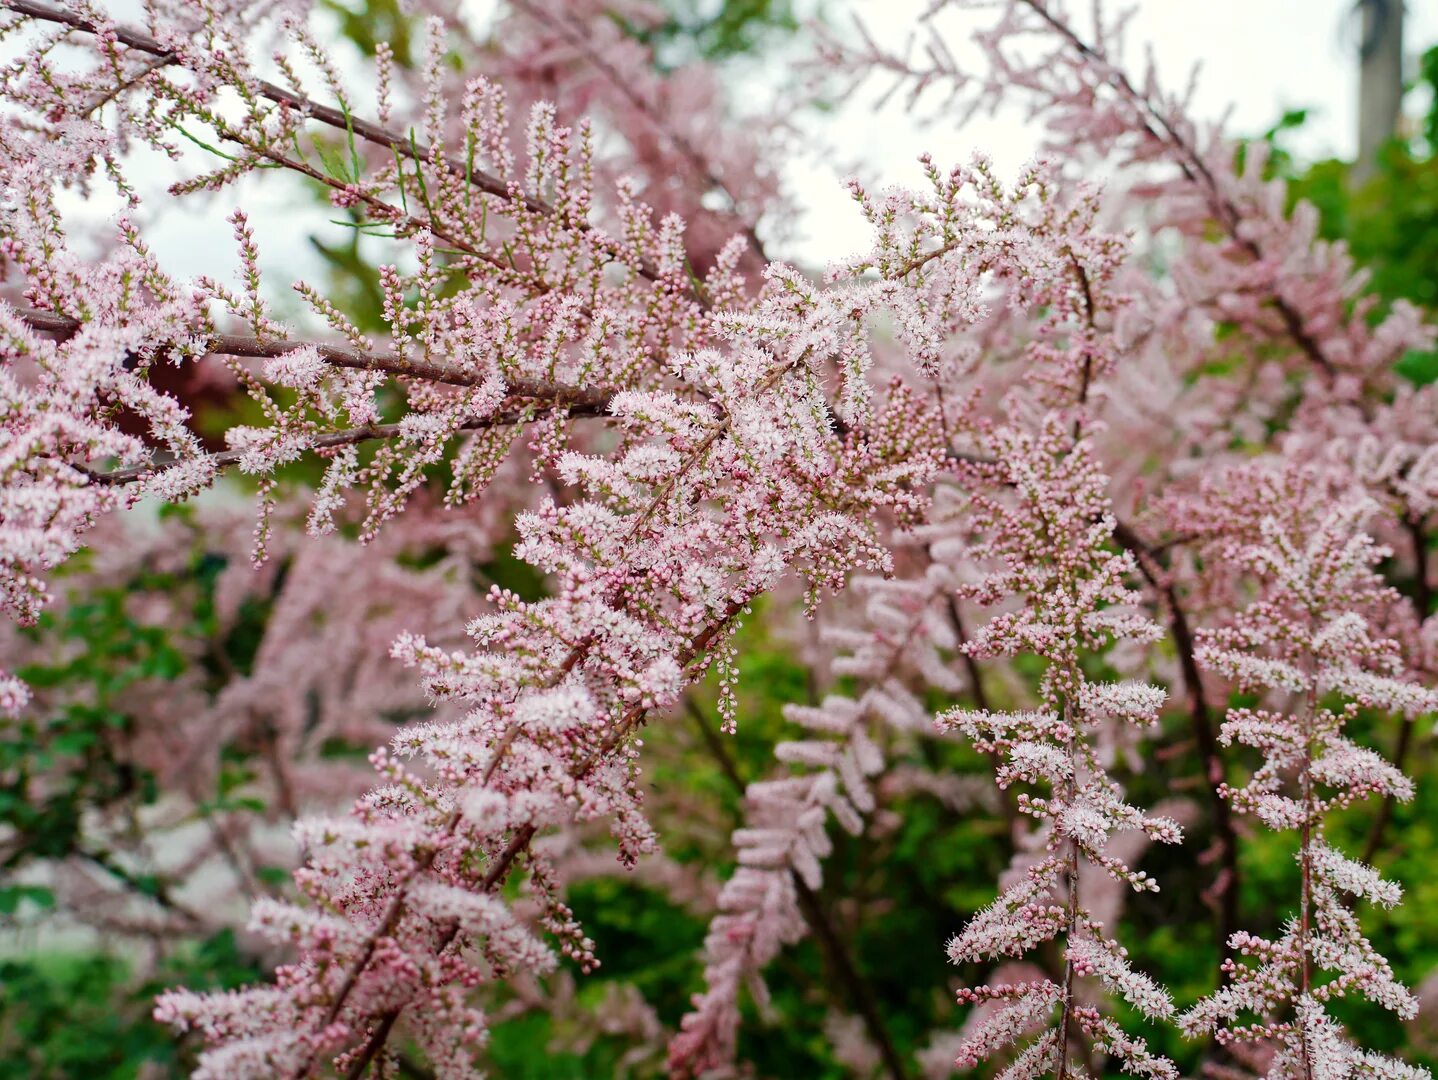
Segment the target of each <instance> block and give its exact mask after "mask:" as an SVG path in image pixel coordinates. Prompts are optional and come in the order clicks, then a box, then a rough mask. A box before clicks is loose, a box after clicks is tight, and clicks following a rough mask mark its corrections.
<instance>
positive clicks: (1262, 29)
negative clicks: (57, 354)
mask: <svg viewBox="0 0 1438 1080" xmlns="http://www.w3.org/2000/svg"><path fill="white" fill-rule="evenodd" d="M470 2H471V3H472V5H473V10H474V11H476V12H478V11H480V10H484V9H489V8H490V7H492V0H470ZM806 3H807V5H812V4H813V3H814V0H806V2H801V4H800V5H799V6H800V7H801V8H803V7H805V6H806ZM1352 4H1353V0H1140V2H1139V3H1138V4H1137V5H1136V6H1137V8H1138V14H1137V17H1136V18H1135V20H1134V22H1133V24H1132V25H1131V28H1130V33H1129V40H1128V48H1129V57H1128V62H1129V64H1130V65H1131V66H1135V67H1136V66H1137V65H1138V64H1140V63H1141V61H1142V58H1143V49H1144V46H1145V44H1146V43H1151V44H1152V46H1153V49H1154V52H1155V54H1156V56H1157V58H1158V61H1159V65H1160V72H1161V74H1162V78H1163V80H1164V82H1165V84H1166V85H1168V86H1178V85H1181V84H1183V83H1184V82H1186V81H1187V79H1188V75H1189V70H1190V68H1191V67H1192V66H1193V65H1194V64H1195V63H1201V64H1202V72H1201V74H1200V79H1199V89H1198V96H1197V101H1196V112H1197V113H1198V114H1199V115H1200V117H1201V118H1217V117H1219V116H1221V115H1222V114H1223V113H1224V111H1225V110H1227V109H1228V108H1230V107H1233V110H1234V111H1233V113H1232V117H1231V120H1230V124H1229V130H1230V131H1233V132H1241V133H1257V132H1260V131H1262V130H1264V129H1266V128H1267V127H1269V126H1270V125H1271V124H1272V123H1273V122H1274V121H1275V120H1276V119H1277V118H1278V116H1279V115H1280V114H1281V113H1282V112H1283V111H1284V110H1285V109H1287V108H1295V107H1300V106H1307V107H1309V108H1310V109H1311V110H1312V114H1313V118H1312V119H1311V120H1310V123H1309V125H1308V128H1307V129H1306V131H1305V134H1304V136H1303V137H1302V139H1301V140H1298V141H1297V145H1298V146H1299V148H1300V149H1301V150H1302V151H1303V152H1304V153H1305V154H1310V155H1312V156H1327V155H1330V154H1334V153H1337V154H1339V155H1346V154H1349V153H1351V150H1352V147H1353V144H1354V138H1353V125H1354V114H1355V105H1356V95H1357V88H1356V84H1357V65H1356V61H1355V59H1354V49H1355V46H1354V43H1353V37H1354V35H1355V32H1356V31H1355V28H1354V27H1353V26H1352V25H1351V24H1350V22H1349V19H1348V18H1347V13H1348V12H1349V11H1351V8H1352ZM824 6H825V10H826V12H827V13H828V15H829V18H830V22H831V24H832V25H835V26H836V27H839V28H841V29H842V30H846V31H847V30H848V29H849V28H850V26H851V13H853V14H858V15H859V16H860V17H862V18H863V19H864V21H865V23H866V25H867V26H868V27H869V30H870V32H871V33H872V34H873V35H874V36H875V37H876V38H877V39H879V40H881V41H885V42H894V43H896V44H897V43H901V42H902V41H903V39H904V36H905V35H906V34H907V33H908V32H909V30H910V28H912V27H913V26H914V25H915V20H916V19H917V16H918V15H919V13H920V12H922V11H923V10H924V8H925V7H926V6H928V0H826V3H825V5H824ZM1071 6H1072V7H1073V8H1074V10H1076V11H1080V12H1082V11H1086V9H1087V0H1071ZM1408 6H1409V9H1410V10H1409V14H1408V22H1407V32H1406V48H1407V51H1408V52H1409V53H1410V54H1411V55H1412V56H1414V57H1416V56H1417V54H1418V53H1419V52H1420V51H1421V50H1422V48H1424V47H1426V46H1428V45H1431V44H1433V43H1435V42H1438V0H1409V4H1408ZM468 10H469V9H468V8H467V11H468ZM988 17H991V15H986V14H985V13H983V12H979V13H969V14H963V15H958V16H950V17H949V21H948V23H947V24H946V25H947V26H949V27H950V28H952V29H953V30H954V33H953V34H951V35H949V38H950V40H951V41H952V42H953V44H954V45H955V46H959V45H960V44H961V42H962V40H963V39H965V38H966V37H967V33H966V23H965V20H967V24H968V25H974V26H977V25H982V20H985V19H987V18H988ZM803 44H804V42H803V41H802V40H801V41H800V42H798V43H797V45H798V47H800V48H802V47H803ZM961 58H962V54H961ZM778 67H780V68H782V69H783V72H782V73H783V74H785V75H786V74H787V73H788V67H787V62H781V63H780V64H779V65H778ZM779 74H780V72H778V71H776V75H779ZM758 76H759V77H758V78H754V75H753V74H752V73H746V75H745V77H744V79H743V80H739V79H736V84H737V85H736V88H735V92H736V93H738V94H740V95H742V96H743V97H745V98H751V97H752V98H755V99H759V100H764V99H767V97H768V95H769V94H770V93H771V90H772V84H769V85H768V86H766V85H765V80H764V78H763V73H762V72H759V73H758ZM750 79H753V82H752V84H751V83H750V82H749V80H750ZM881 85H882V84H876V85H875V86H874V87H872V88H869V89H868V90H867V91H861V92H860V93H859V94H858V95H857V96H856V97H855V98H854V99H853V100H852V101H851V102H850V103H848V104H847V105H845V106H844V107H843V108H842V109H841V110H839V111H838V112H837V113H836V114H834V115H831V116H828V117H824V118H815V117H810V118H807V119H805V120H804V121H803V122H804V123H806V124H807V123H815V122H817V126H818V131H819V134H820V135H821V137H822V139H823V140H824V142H826V143H827V144H828V145H829V146H830V147H832V148H833V149H832V151H831V152H829V153H821V154H819V155H815V156H813V157H811V158H810V159H808V160H796V161H792V162H790V163H789V165H788V167H787V169H786V178H787V182H788V184H789V185H790V187H791V189H792V190H794V191H798V192H802V193H803V195H802V198H800V199H797V200H796V201H797V202H798V203H799V204H800V205H801V206H802V207H803V216H802V217H801V219H800V220H799V221H798V222H796V223H794V226H793V228H792V229H790V230H788V231H790V232H791V236H792V240H791V242H789V243H786V244H784V245H783V246H782V248H780V250H778V251H776V252H775V253H776V254H778V255H780V256H781V257H784V258H787V259H790V260H791V261H796V262H799V263H801V264H802V265H805V266H807V267H809V268H820V267H822V266H823V265H824V264H825V263H827V262H828V261H830V260H832V259H836V258H841V257H843V256H846V255H849V254H851V253H853V252H854V251H856V250H858V249H859V248H860V247H861V246H862V245H863V243H864V241H865V240H866V232H865V229H864V227H863V225H862V223H861V222H860V221H859V219H858V213H857V210H856V208H855V207H854V204H853V203H852V201H850V199H849V198H848V195H847V193H846V192H845V190H844V189H843V188H842V186H841V184H840V179H841V178H842V177H843V176H845V175H847V174H848V173H850V172H852V171H854V168H855V165H856V163H862V171H863V172H864V174H865V175H867V176H872V177H873V178H875V179H877V180H879V181H881V182H893V183H908V184H911V183H914V182H915V181H916V180H917V178H918V175H919V174H918V172H917V167H916V165H915V161H914V159H915V158H916V157H917V155H918V154H919V153H920V152H921V151H923V150H926V149H927V150H929V151H930V152H932V153H933V154H934V156H935V158H936V160H937V161H938V162H939V163H940V164H941V165H942V164H947V163H951V162H956V161H962V160H965V159H967V158H968V157H969V155H970V154H971V153H972V152H973V151H974V150H976V149H982V150H984V151H986V152H987V153H988V154H989V155H990V156H991V157H992V158H993V159H994V161H995V164H996V165H997V166H998V168H999V170H1000V175H1012V174H1014V173H1015V172H1017V170H1018V169H1019V167H1020V166H1021V165H1022V164H1023V163H1024V162H1025V161H1026V160H1027V159H1028V158H1030V157H1031V156H1033V154H1034V152H1035V150H1036V148H1037V144H1038V140H1039V133H1038V131H1037V130H1036V129H1035V127H1034V126H1033V125H1032V124H1026V123H1025V121H1024V119H1023V117H1022V116H1019V115H1010V116H1003V115H1001V116H999V117H997V118H986V117H980V118H976V119H975V120H974V121H973V122H971V123H970V124H969V125H968V126H966V127H964V128H962V129H955V128H954V127H952V126H949V125H945V124H937V125H931V126H929V127H927V128H925V127H923V126H922V125H921V124H920V123H919V122H918V121H916V120H915V119H914V118H912V117H910V116H907V115H906V114H905V113H904V112H903V110H902V108H901V106H900V104H899V102H898V101H893V102H891V103H890V104H889V105H888V106H887V107H886V109H885V110H884V111H883V112H881V113H876V112H874V111H873V109H872V108H871V107H870V106H871V104H872V102H873V100H874V98H875V97H876V96H877V93H878V90H879V88H880V86H881ZM751 87H752V88H751ZM760 95H762V96H763V98H762V99H760ZM759 100H745V101H742V102H741V105H742V106H744V107H747V108H751V109H752V108H754V107H756V106H757V105H758V104H759ZM192 164H193V163H192ZM146 174H149V178H151V179H156V180H160V179H163V180H168V179H169V178H170V175H171V167H170V166H167V165H165V164H164V163H163V162H155V163H152V164H151V165H149V166H148V167H143V168H142V169H141V172H140V173H138V174H136V175H138V176H142V177H143V176H145V175H146ZM276 179H277V178H276V177H275V176H274V175H273V174H263V175H261V176H258V177H253V176H252V177H249V178H247V179H246V180H245V181H243V182H242V183H241V184H240V185H238V187H237V188H233V189H230V190H227V191H226V192H225V193H224V194H223V195H222V196H221V197H219V198H217V199H214V200H210V199H208V198H207V197H205V196H192V197H189V198H186V199H184V200H180V202H179V204H178V205H176V204H174V203H173V202H171V201H170V200H164V201H165V202H170V205H168V206H165V207H164V212H163V213H161V214H158V215H156V220H155V221H154V222H153V224H152V225H149V226H147V227H146V230H145V231H146V238H147V240H148V241H149V242H150V243H151V244H152V245H153V247H154V248H155V249H156V251H157V252H158V253H159V254H160V256H161V259H162V261H163V263H164V264H165V265H167V266H168V267H169V268H170V269H171V271H172V272H174V273H176V274H179V275H182V276H184V275H196V274H201V273H208V274H212V275H214V276H217V277H219V278H220V279H221V280H223V281H233V280H234V272H235V249H234V243H233V240H232V238H231V236H230V228H229V226H228V225H227V224H226V223H225V220H224V218H225V215H226V214H227V213H228V212H229V210H230V209H231V208H232V207H233V206H234V205H235V204H236V203H238V204H239V205H242V206H244V207H245V209H246V210H247V211H248V212H249V213H250V220H251V223H252V225H253V226H254V228H255V232H256V237H257V240H258V241H259V243H260V248H261V255H262V260H261V262H262V266H263V267H264V268H265V270H266V271H267V275H268V295H269V298H270V299H271V300H272V301H274V302H277V304H278V305H279V307H280V310H281V312H282V313H283V312H284V311H285V310H286V308H289V310H291V311H293V310H294V308H293V305H292V300H291V297H290V296H289V295H288V292H287V286H288V285H289V284H290V283H291V282H293V281H295V280H296V279H298V278H303V277H308V278H310V279H311V280H318V279H319V278H320V276H321V275H322V274H323V266H322V263H321V260H320V259H319V257H318V256H317V255H316V253H315V252H314V251H313V249H312V248H311V246H310V244H309V242H308V240H307V239H306V237H307V236H308V235H309V234H310V233H312V232H318V233H319V234H320V235H322V236H323V237H325V238H326V239H328V240H329V241H331V242H338V241H339V240H341V239H343V234H342V231H341V230H340V229H339V228H338V227H336V226H333V225H327V224H326V219H327V218H331V217H334V216H335V215H334V214H332V213H329V212H327V211H326V208H324V207H323V206H317V205H316V204H315V203H314V201H313V200H312V198H310V197H307V196H305V195H304V194H303V193H302V192H300V191H298V190H297V187H296V185H295V184H294V183H277V182H275V181H276ZM281 179H283V178H281ZM147 186H148V185H147ZM161 186H162V185H161ZM156 194H157V195H158V194H159V192H156ZM161 198H163V197H162V196H161ZM147 201H148V202H149V203H150V206H149V208H150V210H151V212H153V211H154V210H156V209H157V208H158V205H159V201H158V200H156V201H150V200H147ZM72 205H73V204H72ZM76 209H80V210H81V214H82V216H83V217H84V218H87V219H89V221H91V222H95V223H97V224H98V223H99V221H102V220H103V219H105V218H108V217H112V216H113V214H114V212H115V211H116V210H117V209H118V206H117V205H115V204H113V203H112V204H109V205H101V204H97V203H92V204H91V205H88V206H85V207H83V208H80V207H77V208H76ZM97 219H98V220H97ZM72 235H74V234H72ZM75 239H79V237H78V235H76V236H75Z"/></svg>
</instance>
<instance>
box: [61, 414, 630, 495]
mask: <svg viewBox="0 0 1438 1080" xmlns="http://www.w3.org/2000/svg"><path fill="white" fill-rule="evenodd" d="M608 409H609V398H608V396H607V395H605V396H603V397H602V398H601V399H600V400H597V401H595V402H592V403H587V404H582V405H578V406H572V405H567V404H563V403H555V402H549V403H546V404H545V405H544V406H543V407H542V408H527V409H526V408H517V409H505V410H502V411H500V412H494V413H490V414H489V415H487V416H476V417H473V418H471V419H469V420H466V421H464V422H463V423H462V424H460V425H459V426H458V427H457V428H455V429H454V430H455V433H458V432H461V431H483V430H486V429H489V428H497V427H511V426H514V425H516V424H524V423H527V422H529V421H530V420H531V419H533V418H535V417H536V416H547V415H550V414H552V413H555V412H560V411H564V412H565V415H567V416H603V415H605V414H606V413H607V412H608ZM403 434H404V425H402V424H364V425H362V426H360V427H352V428H345V429H344V430H342V431H329V432H326V433H325V434H323V435H316V436H315V437H314V439H313V440H312V441H311V442H310V444H309V446H308V447H307V449H309V450H330V449H333V448H335V447H338V446H353V445H355V444H357V443H362V442H370V441H372V440H376V439H393V438H397V437H399V436H401V435H403ZM243 457H244V452H243V451H240V450H223V451H221V452H220V453H217V454H210V455H209V457H208V460H209V461H210V462H211V463H212V464H213V465H214V467H215V468H216V469H223V468H226V467H228V466H230V465H234V464H235V463H236V462H238V461H239V460H240V459H241V458H243ZM187 460H190V459H186V458H177V459H176V460H174V461H166V462H156V463H153V464H144V465H130V466H127V467H125V468H123V469H114V470H112V471H110V472H90V471H89V470H87V469H82V470H81V471H82V472H85V473H86V474H87V475H88V476H89V477H90V480H91V481H92V482H94V483H97V484H112V485H118V484H132V483H135V482H136V481H139V480H144V479H146V478H147V477H150V476H153V475H155V474H156V473H157V472H161V471H163V470H164V469H166V468H169V467H171V466H173V465H182V464H184V463H185V462H186V461H187Z"/></svg>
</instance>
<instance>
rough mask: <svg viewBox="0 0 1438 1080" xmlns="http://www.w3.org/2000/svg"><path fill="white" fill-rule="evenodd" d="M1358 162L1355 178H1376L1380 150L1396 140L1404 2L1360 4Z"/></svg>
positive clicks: (1377, 0) (1370, 0)
mask: <svg viewBox="0 0 1438 1080" xmlns="http://www.w3.org/2000/svg"><path fill="white" fill-rule="evenodd" d="M1357 6H1358V11H1359V14H1360V15H1361V17H1362V37H1361V38H1360V43H1359V51H1358V57H1359V71H1358V160H1357V162H1356V163H1355V165H1354V169H1353V178H1354V180H1355V181H1357V182H1358V183H1362V182H1363V181H1364V180H1366V179H1367V178H1368V177H1369V176H1371V175H1372V174H1373V166H1374V161H1375V159H1376V157H1377V154H1378V148H1379V147H1380V146H1382V145H1383V144H1384V143H1385V142H1387V141H1388V140H1389V139H1390V138H1392V136H1393V133H1394V131H1395V130H1396V129H1397V125H1398V114H1399V108H1400V106H1401V105H1402V103H1403V0H1358V5H1357Z"/></svg>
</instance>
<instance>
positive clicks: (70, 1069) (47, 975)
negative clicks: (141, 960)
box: [0, 930, 258, 1080]
mask: <svg viewBox="0 0 1438 1080" xmlns="http://www.w3.org/2000/svg"><path fill="white" fill-rule="evenodd" d="M257 975H258V970H257V968H256V967H255V966H254V965H253V964H252V963H251V962H249V961H248V960H247V959H246V958H245V957H243V956H242V955H241V954H240V953H239V951H238V949H237V948H236V945H235V938H234V935H233V934H232V933H231V932H230V931H228V930H226V931H222V932H221V933H219V934H216V935H215V936H213V937H211V938H208V939H206V940H204V941H201V942H197V943H194V944H192V945H190V946H187V947H186V948H184V949H181V950H177V951H176V952H175V953H174V954H172V955H170V956H168V957H166V958H165V959H163V960H162V961H161V962H160V963H159V964H158V965H157V966H156V967H155V968H154V970H153V971H150V972H149V973H148V974H144V975H140V974H137V972H136V971H135V965H133V964H132V963H130V962H128V961H126V960H125V959H123V958H121V957H118V956H113V955H110V954H108V953H104V952H89V953H42V954H40V955H38V956H35V957H32V958H27V959H24V960H5V961H0V1080H71V1078H73V1080H81V1078H84V1080H90V1078H101V1077H110V1078H115V1080H122V1078H129V1077H135V1076H138V1075H140V1072H141V1070H142V1069H146V1070H147V1071H149V1074H150V1075H155V1070H158V1072H159V1074H160V1075H180V1074H182V1073H183V1072H185V1071H186V1066H187V1065H188V1064H190V1062H189V1061H188V1055H187V1047H185V1046H184V1045H183V1044H179V1043H177V1042H176V1040H175V1037H174V1034H173V1033H172V1032H171V1031H170V1030H169V1029H168V1028H165V1027H163V1026H161V1025H160V1024H157V1023H156V1022H155V1021H154V1020H153V1019H151V1017H150V1010H151V1009H153V1008H154V997H155V995H156V994H157V993H159V992H160V991H161V990H162V989H164V988H165V987H170V986H188V987H192V988H196V989H198V988H201V987H204V988H209V989H227V988H231V987H235V986H239V985H240V984H241V983H244V982H248V981H251V980H253V979H254V978H256V977H257Z"/></svg>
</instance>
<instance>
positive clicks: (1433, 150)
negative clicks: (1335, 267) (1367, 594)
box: [1262, 46, 1438, 386]
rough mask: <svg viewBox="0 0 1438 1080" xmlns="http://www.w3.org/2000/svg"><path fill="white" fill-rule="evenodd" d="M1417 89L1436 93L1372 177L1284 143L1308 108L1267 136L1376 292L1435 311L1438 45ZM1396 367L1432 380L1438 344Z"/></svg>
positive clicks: (1298, 194)
mask: <svg viewBox="0 0 1438 1080" xmlns="http://www.w3.org/2000/svg"><path fill="white" fill-rule="evenodd" d="M1412 89H1414V90H1425V89H1426V91H1427V92H1428V94H1429V95H1430V104H1429V107H1428V110H1427V112H1426V114H1425V115H1424V116H1422V117H1421V118H1419V120H1418V122H1417V123H1416V124H1415V125H1414V131H1413V133H1412V135H1411V136H1409V135H1404V134H1401V133H1400V135H1399V137H1397V138H1394V139H1391V140H1389V142H1388V143H1387V144H1386V145H1385V146H1384V147H1383V148H1382V150H1381V151H1380V152H1379V155H1378V159H1377V161H1376V162H1374V163H1373V167H1372V169H1371V172H1370V173H1369V174H1368V175H1367V176H1366V178H1365V177H1361V176H1360V174H1359V173H1358V172H1357V171H1356V170H1355V166H1354V164H1353V163H1352V162H1347V161H1339V160H1334V159H1330V160H1326V161H1318V162H1314V163H1312V164H1304V163H1301V162H1299V161H1298V160H1297V159H1296V158H1295V157H1294V155H1293V154H1292V153H1291V152H1290V151H1289V150H1288V149H1286V147H1285V146H1284V140H1285V136H1287V135H1288V134H1290V133H1291V132H1293V131H1295V130H1297V129H1299V128H1301V127H1302V126H1303V125H1304V124H1305V123H1306V122H1307V120H1308V113H1307V110H1302V109H1300V110H1294V111H1291V112H1288V113H1285V114H1284V116H1283V117H1282V118H1281V119H1280V120H1279V121H1278V123H1277V124H1275V125H1274V126H1273V127H1272V128H1270V129H1269V130H1268V131H1267V132H1265V133H1264V134H1263V136H1262V139H1263V140H1264V141H1266V142H1268V143H1269V144H1270V145H1271V146H1272V148H1273V149H1272V156H1271V159H1270V162H1269V167H1270V169H1271V170H1272V171H1273V172H1274V173H1275V174H1276V175H1279V176H1282V177H1283V178H1284V179H1286V180H1287V181H1288V193H1289V200H1290V202H1291V203H1296V202H1297V201H1298V200H1299V199H1304V200H1307V201H1308V202H1311V203H1312V204H1313V205H1314V206H1315V207H1316V208H1317V209H1318V212H1319V216H1320V220H1321V227H1320V232H1321V235H1322V236H1323V238H1324V239H1327V240H1342V241H1344V242H1345V243H1346V244H1347V245H1348V248H1349V250H1350V251H1351V252H1352V253H1353V256H1354V258H1355V259H1356V260H1357V262H1358V263H1359V265H1360V266H1362V267H1364V268H1365V269H1366V270H1368V271H1369V272H1370V273H1371V274H1372V287H1373V290H1374V292H1376V293H1377V295H1378V296H1379V297H1381V298H1382V299H1383V301H1385V302H1386V303H1387V304H1391V303H1392V302H1393V301H1395V300H1400V299H1402V300H1409V301H1411V302H1412V303H1414V304H1417V305H1418V306H1419V307H1422V308H1425V309H1427V310H1430V311H1431V310H1434V309H1438V272H1435V269H1434V268H1435V267H1438V46H1435V47H1433V48H1430V49H1429V50H1427V52H1425V53H1424V54H1423V58H1422V62H1421V63H1420V65H1419V71H1418V75H1417V78H1416V79H1415V81H1414V84H1413V87H1412ZM1381 310H1382V309H1380V312H1381ZM1398 371H1399V373H1400V374H1402V375H1403V376H1404V377H1405V378H1407V379H1409V380H1410V381H1411V382H1413V383H1415V384H1417V385H1420V386H1421V385H1424V384H1426V383H1430V382H1433V381H1434V380H1435V379H1438V352H1427V353H1417V352H1414V353H1409V354H1408V355H1407V356H1405V357H1404V358H1403V359H1402V360H1401V361H1400V362H1399V364H1398Z"/></svg>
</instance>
